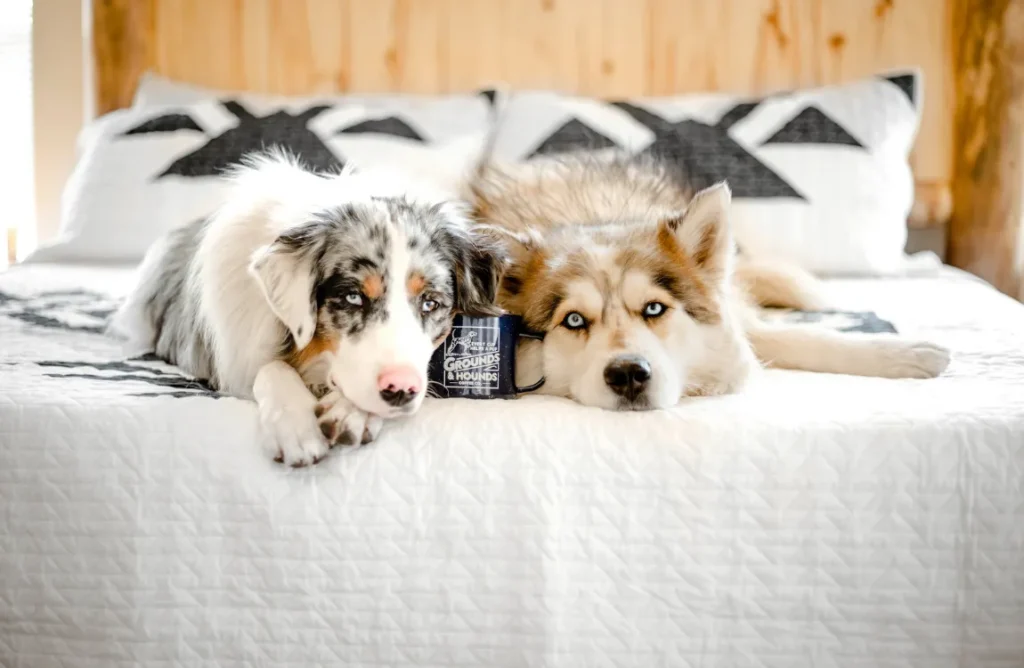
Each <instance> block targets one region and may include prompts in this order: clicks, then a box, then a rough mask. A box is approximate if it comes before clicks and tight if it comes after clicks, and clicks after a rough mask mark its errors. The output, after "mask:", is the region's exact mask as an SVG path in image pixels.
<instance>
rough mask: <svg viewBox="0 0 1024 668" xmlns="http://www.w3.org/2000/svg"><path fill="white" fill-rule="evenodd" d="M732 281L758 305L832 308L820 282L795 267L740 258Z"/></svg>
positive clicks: (800, 308)
mask: <svg viewBox="0 0 1024 668" xmlns="http://www.w3.org/2000/svg"><path fill="white" fill-rule="evenodd" d="M733 280H734V282H735V283H736V285H737V286H738V287H739V288H740V289H741V290H742V291H743V292H744V294H746V296H747V297H748V299H750V300H751V301H752V302H753V303H754V304H755V305H757V306H762V307H766V308H791V309H797V310H800V311H819V310H823V309H826V308H828V307H829V306H828V301H829V300H828V298H827V296H826V294H825V290H824V286H823V284H822V283H821V281H819V280H818V279H817V278H815V277H814V276H813V275H812V274H811V273H810V272H807V271H805V270H803V269H801V268H800V267H797V266H796V265H793V264H789V263H784V262H779V261H775V260H759V259H753V258H749V257H743V256H740V257H738V258H737V259H736V266H735V268H734V269H733Z"/></svg>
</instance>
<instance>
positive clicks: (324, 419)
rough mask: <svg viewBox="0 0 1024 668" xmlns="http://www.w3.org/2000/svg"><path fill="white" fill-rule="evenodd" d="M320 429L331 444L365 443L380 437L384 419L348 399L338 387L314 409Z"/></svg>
mask: <svg viewBox="0 0 1024 668" xmlns="http://www.w3.org/2000/svg"><path fill="white" fill-rule="evenodd" d="M314 415H315V416H316V419H317V424H318V425H319V429H320V432H321V433H322V434H323V437H324V438H325V439H327V442H328V443H329V444H330V445H331V447H333V446H335V445H365V444H367V443H369V442H370V441H372V440H373V439H375V438H377V434H379V433H380V428H381V424H382V420H381V419H380V418H379V417H377V416H376V415H372V414H370V413H367V412H365V411H363V410H361V409H359V408H356V406H355V404H353V403H352V402H351V401H349V400H348V399H346V398H345V397H343V396H342V395H341V393H340V392H338V391H337V390H333V391H331V392H328V393H327V394H326V395H325V396H324V398H323V399H321V400H320V401H319V403H317V405H316V409H315V410H314Z"/></svg>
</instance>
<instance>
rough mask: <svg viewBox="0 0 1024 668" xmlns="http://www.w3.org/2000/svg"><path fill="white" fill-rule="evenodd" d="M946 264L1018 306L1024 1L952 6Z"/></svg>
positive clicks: (982, 0)
mask: <svg viewBox="0 0 1024 668" xmlns="http://www.w3.org/2000/svg"><path fill="white" fill-rule="evenodd" d="M952 25H953V28H954V31H955V34H956V41H955V43H956V50H955V55H956V59H955V69H954V73H955V76H956V84H957V91H958V94H957V96H956V116H955V125H954V130H955V134H954V141H955V144H954V145H955V147H956V150H955V153H954V170H953V216H952V219H951V220H950V227H949V260H950V262H952V263H953V264H955V265H956V266H958V267H961V268H963V269H967V270H968V271H970V272H971V273H973V274H976V275H978V276H981V277H982V278H984V279H985V280H987V281H989V282H990V283H992V284H993V285H995V286H996V287H997V288H999V289H1000V290H1002V291H1004V292H1006V293H1007V294H1010V295H1012V296H1013V297H1016V298H1017V299H1024V223H1022V218H1024V0H956V16H955V19H954V21H953V23H952Z"/></svg>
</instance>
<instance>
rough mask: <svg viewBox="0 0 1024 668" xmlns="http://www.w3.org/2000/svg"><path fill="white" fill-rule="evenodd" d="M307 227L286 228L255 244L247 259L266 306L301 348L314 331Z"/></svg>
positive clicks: (311, 250) (310, 241) (310, 243)
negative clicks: (263, 244) (257, 246)
mask: <svg viewBox="0 0 1024 668" xmlns="http://www.w3.org/2000/svg"><path fill="white" fill-rule="evenodd" d="M310 232H311V230H307V229H302V230H297V231H290V232H286V233H285V234H283V235H281V236H280V237H278V238H277V239H276V240H275V241H274V242H273V243H271V244H268V245H266V246H262V247H260V248H258V249H257V250H256V251H255V252H254V253H253V254H252V258H251V259H250V262H249V274H250V275H251V276H252V277H253V278H255V279H256V284H257V285H259V286H260V291H261V292H262V293H263V297H264V298H265V299H266V300H267V304H269V305H270V310H271V311H273V312H274V315H276V316H277V317H278V319H279V320H280V321H281V322H282V323H284V326H285V327H287V328H288V331H289V332H291V335H292V339H293V340H294V341H295V347H296V348H297V349H299V350H302V349H303V348H305V347H306V346H307V345H308V344H309V342H310V340H312V338H313V334H314V333H315V332H316V301H315V299H314V296H313V286H314V284H315V278H314V275H313V256H314V254H315V248H314V245H313V244H315V239H313V238H312V236H311V234H310Z"/></svg>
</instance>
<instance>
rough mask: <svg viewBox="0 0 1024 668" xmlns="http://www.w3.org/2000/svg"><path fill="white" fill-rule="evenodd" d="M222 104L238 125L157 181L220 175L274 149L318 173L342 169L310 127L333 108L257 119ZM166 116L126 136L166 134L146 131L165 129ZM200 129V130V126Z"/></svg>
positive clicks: (177, 162) (238, 107)
mask: <svg viewBox="0 0 1024 668" xmlns="http://www.w3.org/2000/svg"><path fill="white" fill-rule="evenodd" d="M221 104H222V105H223V107H224V108H225V109H226V110H227V111H228V112H230V113H231V114H232V115H233V116H234V117H235V118H237V119H238V125H236V126H235V127H233V128H229V129H227V130H225V131H224V132H222V133H221V134H219V135H217V136H216V137H212V138H211V139H210V140H209V141H208V142H206V143H205V144H203V145H202V146H200V147H199V148H197V149H196V150H194V151H192V152H191V153H188V154H186V155H183V156H181V157H180V158H178V159H176V160H175V161H174V162H172V163H171V164H170V165H169V166H168V167H167V169H165V170H164V171H163V172H161V173H160V174H158V175H157V176H156V177H155V178H157V179H161V178H163V177H165V176H170V175H176V176H184V177H188V178H195V177H207V176H218V175H220V174H222V173H223V172H224V170H225V169H227V168H229V167H231V166H232V165H235V164H237V163H238V162H239V161H240V160H241V159H242V158H243V157H244V156H245V155H247V154H249V153H254V152H257V151H263V150H266V149H269V148H271V147H274V146H276V147H280V148H283V149H285V150H287V151H288V152H289V153H291V154H293V155H295V156H297V157H298V158H299V159H300V160H302V162H303V163H305V164H306V166H307V167H309V168H311V169H314V170H317V171H323V172H333V171H338V170H340V169H341V168H342V166H343V163H342V161H341V160H340V159H339V158H338V156H336V155H335V154H334V153H333V152H332V151H331V150H330V149H329V148H328V147H327V145H326V144H324V142H323V140H322V139H320V137H319V136H317V134H316V133H315V132H313V131H312V130H310V129H309V128H308V127H306V126H307V124H308V123H309V121H311V120H312V119H313V118H315V117H316V116H318V115H320V114H321V113H323V112H324V111H326V110H327V109H329V108H330V107H329V106H323V105H318V106H313V107H310V108H308V109H306V110H304V111H302V112H300V113H297V114H294V115H293V114H290V113H288V112H287V111H277V112H274V113H272V114H268V115H266V116H255V115H253V114H252V113H250V112H249V110H247V109H246V108H245V107H243V106H242V105H241V104H239V103H238V102H237V101H234V100H225V101H222V102H221ZM171 115H172V114H167V115H166V116H171ZM166 116H160V117H157V118H155V119H151V120H149V121H146V123H143V124H141V125H139V126H137V127H135V128H132V129H131V130H128V131H127V132H125V133H124V134H123V135H122V137H123V136H128V135H139V134H146V133H147V132H154V131H157V132H159V131H165V130H146V129H145V126H147V125H150V126H151V127H153V126H155V127H161V126H162V125H163V124H164V121H163V119H164V118H165V117H166ZM173 116H181V114H173ZM174 122H179V123H180V121H174ZM193 123H194V121H193ZM196 127H199V126H198V124H196ZM200 129H201V128H200Z"/></svg>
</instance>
